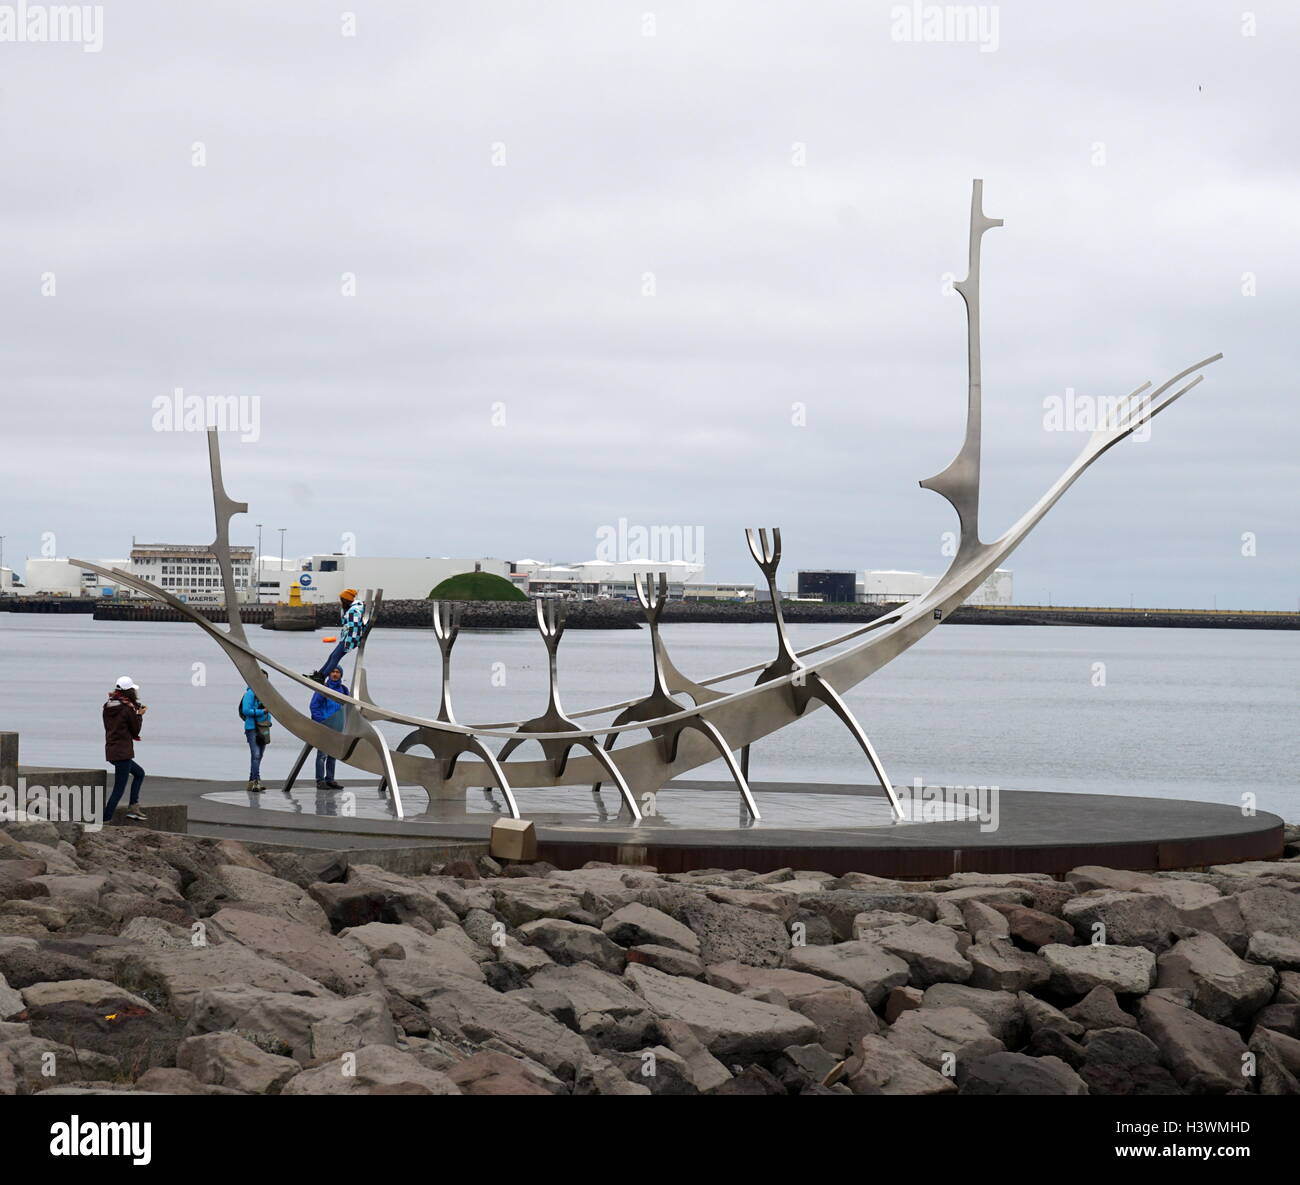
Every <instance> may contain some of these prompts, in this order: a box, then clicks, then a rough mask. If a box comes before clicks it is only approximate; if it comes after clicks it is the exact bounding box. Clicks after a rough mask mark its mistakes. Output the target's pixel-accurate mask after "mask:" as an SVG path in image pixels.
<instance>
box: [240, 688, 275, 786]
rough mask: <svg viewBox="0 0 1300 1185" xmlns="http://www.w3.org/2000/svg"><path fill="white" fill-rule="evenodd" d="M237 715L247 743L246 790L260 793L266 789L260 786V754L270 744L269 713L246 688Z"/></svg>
mask: <svg viewBox="0 0 1300 1185" xmlns="http://www.w3.org/2000/svg"><path fill="white" fill-rule="evenodd" d="M262 674H264V675H265V674H266V672H265V671H263V672H262ZM239 714H240V715H241V716H242V717H243V718H244V739H245V740H246V741H247V742H248V755H249V758H248V788H249V790H250V791H253V792H254V793H261V792H262V791H263V790H265V789H266V787H265V786H263V785H262V753H263V752H264V751H265V749H266V746H267V745H268V744H270V742H271V713H270V712H268V711H267V710H266V707H265V706H264V705H263V703H262V701H261V700H260V699H258V698H257V696H256V695H254V694H253V689H252V688H251V687H246V688H244V698H243V699H241V700H240V701H239Z"/></svg>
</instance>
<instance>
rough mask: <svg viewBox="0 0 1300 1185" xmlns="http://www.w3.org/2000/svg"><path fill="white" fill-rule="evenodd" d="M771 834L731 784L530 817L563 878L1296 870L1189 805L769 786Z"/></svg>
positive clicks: (464, 827)
mask: <svg viewBox="0 0 1300 1185" xmlns="http://www.w3.org/2000/svg"><path fill="white" fill-rule="evenodd" d="M753 788H754V792H755V796H756V798H757V800H758V804H759V809H760V810H761V811H762V812H763V816H764V817H763V819H762V821H761V822H759V823H748V822H746V821H745V820H744V819H743V818H742V814H743V812H742V809H741V806H740V803H739V799H738V798H737V795H736V792H735V789H734V788H733V787H732V786H731V785H730V784H729V783H721V782H700V781H685V780H684V781H681V782H675V783H670V784H669V785H668V786H666V787H664V788H663V789H662V790H660V791H659V792H658V794H657V795H656V797H655V801H654V808H655V812H656V813H655V814H654V815H649V814H647V817H646V818H645V819H644V820H643V821H642V822H641V823H640V824H638V825H635V826H633V825H631V824H629V823H628V822H627V821H626V820H620V819H619V818H618V816H617V810H618V796H617V794H616V793H614V792H613V790H612V789H610V788H608V787H606V789H605V790H604V791H603V793H602V795H601V797H600V805H599V806H598V805H597V802H596V800H594V799H593V796H592V795H591V793H590V791H588V790H585V789H580V788H563V789H552V790H520V791H517V792H516V797H517V799H518V801H519V805H520V810H521V811H522V813H523V815H524V817H525V818H526V819H531V820H532V821H533V822H534V823H535V824H536V826H537V834H538V848H539V856H540V858H541V859H543V860H548V861H550V862H551V863H552V864H555V865H557V866H559V867H563V868H576V867H579V866H580V865H582V864H584V863H585V862H587V861H588V860H599V861H605V862H608V863H611V864H652V865H654V866H655V867H657V868H658V869H660V870H661V871H663V872H682V871H687V870H689V869H694V868H747V869H751V870H753V871H755V872H769V871H773V870H775V869H778V868H786V867H789V868H795V869H817V870H819V871H824V872H829V873H833V874H837V875H839V874H843V873H845V872H865V873H871V874H874V875H877V876H883V877H913V878H930V877H940V876H947V875H950V874H951V873H954V872H993V873H1009V872H1047V873H1053V874H1055V875H1061V874H1063V873H1065V872H1068V871H1069V870H1070V869H1071V868H1076V867H1078V866H1079V865H1081V864H1101V865H1105V866H1107V867H1110V868H1127V869H1140V870H1159V869H1174V868H1195V867H1202V866H1206V865H1210V864H1230V863H1234V862H1237V861H1241V860H1269V859H1275V858H1277V857H1278V856H1280V855H1281V854H1282V846H1283V839H1282V828H1283V823H1282V820H1281V819H1280V818H1278V817H1277V816H1276V815H1271V814H1262V813H1261V814H1257V815H1255V816H1244V815H1243V814H1242V813H1241V810H1240V809H1239V808H1236V807H1230V806H1221V805H1218V804H1214V803H1203V802H1188V801H1184V800H1180V799H1164V798H1131V797H1121V796H1118V795H1108V794H1062V793H1056V792H1050V791H1037V790H1001V791H999V792H998V793H997V796H996V799H995V800H993V802H992V803H991V804H986V805H993V806H994V807H995V811H994V812H993V814H992V815H986V816H984V817H972V816H971V815H970V813H969V812H968V811H966V810H964V809H962V808H960V807H959V808H957V809H956V810H955V811H954V810H953V809H952V808H951V807H949V808H948V810H947V812H946V813H943V814H940V815H939V817H938V820H937V821H927V822H920V821H918V822H903V823H893V822H891V812H890V811H889V808H888V804H887V802H886V800H885V798H884V796H883V793H882V792H881V791H880V790H879V788H874V789H873V788H863V787H861V786H837V785H797V784H791V783H766V784H764V783H759V784H756V785H755V786H754V787H753ZM149 789H150V790H151V792H152V793H151V797H152V798H153V800H154V801H164V800H167V801H183V802H185V803H186V805H187V807H188V809H189V817H190V821H191V823H192V824H194V825H195V827H194V830H195V831H196V832H199V833H204V834H222V835H229V836H231V837H233V838H241V839H247V840H250V841H253V842H257V841H259V840H263V841H265V842H274V843H302V844H304V845H310V846H316V845H317V844H318V843H319V845H320V846H328V847H331V848H335V849H340V848H348V847H354V848H359V849H363V848H373V847H375V846H378V845H393V844H397V843H403V844H405V845H408V846H418V845H421V844H441V843H448V842H461V843H463V842H466V841H479V842H482V841H485V840H486V839H487V838H488V831H489V828H490V827H491V824H492V822H493V821H494V820H495V819H496V818H499V817H502V815H503V814H504V806H503V804H502V802H501V796H500V794H499V793H496V794H493V795H492V796H491V797H490V798H489V797H488V796H487V795H486V793H485V792H482V791H473V792H472V793H471V794H470V795H469V796H468V798H467V800H465V801H463V802H462V801H459V800H458V801H454V802H435V803H434V804H433V810H432V812H431V813H428V814H426V813H424V812H425V810H426V807H427V806H428V805H429V804H428V799H427V798H426V796H425V794H424V792H423V791H422V790H419V789H413V788H409V787H406V788H403V790H402V801H403V805H404V808H405V811H406V816H407V817H406V818H404V819H400V820H399V819H397V818H395V817H394V815H393V812H392V805H391V803H390V802H389V800H388V799H387V798H386V797H383V796H380V795H379V794H378V793H377V792H376V787H375V783H374V781H369V782H366V783H364V784H363V783H351V784H347V785H346V788H345V790H342V791H318V790H316V789H315V788H314V786H312V784H311V783H310V782H308V783H306V784H305V786H304V787H302V788H297V789H295V790H294V791H293V792H292V793H290V794H285V793H284V792H282V791H279V790H274V789H272V790H267V791H266V792H265V793H262V794H249V793H248V792H247V791H246V790H245V789H244V788H243V787H242V785H241V784H238V783H220V782H206V781H190V780H183V779H159V778H154V779H151V780H150V786H149Z"/></svg>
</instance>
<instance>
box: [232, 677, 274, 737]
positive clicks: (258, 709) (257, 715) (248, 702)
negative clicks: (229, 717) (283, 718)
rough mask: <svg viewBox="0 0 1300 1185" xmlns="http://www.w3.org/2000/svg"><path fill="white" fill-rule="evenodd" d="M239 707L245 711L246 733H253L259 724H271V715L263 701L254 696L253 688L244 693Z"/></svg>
mask: <svg viewBox="0 0 1300 1185" xmlns="http://www.w3.org/2000/svg"><path fill="white" fill-rule="evenodd" d="M239 706H240V707H241V708H243V710H244V731H245V732H252V731H253V729H255V728H256V727H257V726H258V725H259V724H270V723H271V713H270V712H268V711H267V710H266V709H265V708H264V707H263V706H262V701H261V700H260V699H258V698H257V696H255V695H254V694H253V689H252V688H251V687H249V688H247V689H246V690H245V691H244V698H243V700H242V701H241V702H240V705H239Z"/></svg>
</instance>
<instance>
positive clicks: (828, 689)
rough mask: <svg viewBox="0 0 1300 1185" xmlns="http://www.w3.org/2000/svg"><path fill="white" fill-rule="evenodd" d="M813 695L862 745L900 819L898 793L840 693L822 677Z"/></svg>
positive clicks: (900, 804)
mask: <svg viewBox="0 0 1300 1185" xmlns="http://www.w3.org/2000/svg"><path fill="white" fill-rule="evenodd" d="M813 695H814V696H815V697H816V698H817V699H820V700H821V701H822V703H824V704H825V705H826V706H827V707H828V708H830V710H831V711H832V712H834V713H835V715H837V716H838V717H839V718H840V719H841V720H842V721H844V724H845V727H847V728H848V730H849V731H850V732H851V733H852V734H853V739H854V740H855V741H857V742H858V744H859V745H860V746H861V747H862V751H863V753H865V754H866V755H867V760H868V761H869V762H870V763H871V768H872V770H873V771H875V775H876V777H877V778H878V779H879V780H880V784H881V785H882V786H883V787H884V788H885V793H886V794H887V795H888V796H889V804H890V806H892V807H893V808H894V817H895V818H896V819H901V818H902V817H903V806H902V803H900V802H899V801H898V795H897V794H896V793H895V792H894V786H893V783H892V782H891V781H890V780H889V775H888V774H886V773H885V767H884V766H883V765H882V764H881V762H880V758H879V756H877V754H876V750H875V749H874V748H873V747H872V744H871V741H870V740H869V739H868V738H867V734H866V732H865V731H864V730H863V728H862V725H861V724H859V723H858V720H857V717H856V716H854V715H853V713H852V712H850V711H849V706H848V704H846V703H845V702H844V699H843V697H842V696H841V695H840V693H839V692H838V691H836V690H835V688H833V687H832V686H831V685H830V684H829V683H827V682H826V681H825V680H824V679H822V678H818V679H817V685H816V690H815V691H814V692H813Z"/></svg>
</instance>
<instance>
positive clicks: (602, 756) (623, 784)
mask: <svg viewBox="0 0 1300 1185" xmlns="http://www.w3.org/2000/svg"><path fill="white" fill-rule="evenodd" d="M584 747H585V748H586V749H587V750H588V751H589V752H590V753H591V755H592V756H593V757H594V758H595V759H596V760H597V761H599V762H600V764H601V765H603V766H604V767H605V768H606V769H607V770H609V776H610V777H611V778H613V780H614V784H615V785H616V786H618V792H619V793H620V794H621V795H622V796H623V802H624V803H625V804H626V805H627V809H628V810H629V811H630V812H631V815H632V822H633V823H639V822H641V808H640V807H638V806H637V804H636V799H635V798H634V797H633V795H632V789H631V787H630V786H628V784H627V780H626V779H625V778H624V777H623V771H622V770H621V769H619V768H618V766H617V765H615V764H614V759H613V758H612V757H611V756H610V755H609V753H608V751H607V750H605V749H602V748H601V747H600V746H599V745H598V744H596V742H595V741H594V740H592V741H588V742H587V743H586V745H585V746H584Z"/></svg>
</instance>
